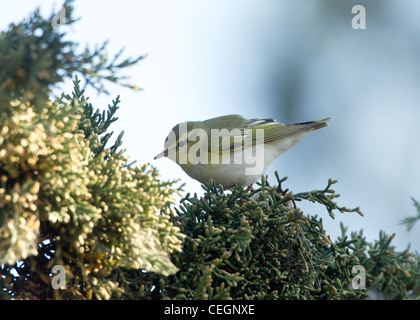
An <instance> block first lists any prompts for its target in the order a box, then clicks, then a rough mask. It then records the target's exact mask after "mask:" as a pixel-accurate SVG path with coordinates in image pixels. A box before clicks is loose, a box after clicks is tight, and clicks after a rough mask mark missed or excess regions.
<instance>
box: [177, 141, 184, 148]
mask: <svg viewBox="0 0 420 320" xmlns="http://www.w3.org/2000/svg"><path fill="white" fill-rule="evenodd" d="M184 146H185V140H184V141H179V142H178V144H177V147H178V149H179V148H182V147H184Z"/></svg>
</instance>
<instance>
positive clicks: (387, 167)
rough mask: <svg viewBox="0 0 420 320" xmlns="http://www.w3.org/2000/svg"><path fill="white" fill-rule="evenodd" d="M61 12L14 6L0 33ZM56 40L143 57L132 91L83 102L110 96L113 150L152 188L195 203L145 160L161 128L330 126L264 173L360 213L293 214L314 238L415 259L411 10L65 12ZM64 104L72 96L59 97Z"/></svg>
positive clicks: (227, 5)
mask: <svg viewBox="0 0 420 320" xmlns="http://www.w3.org/2000/svg"><path fill="white" fill-rule="evenodd" d="M62 4H63V1H55V0H42V1H41V0H15V1H9V2H8V3H7V4H3V5H2V10H1V11H0V30H5V29H6V28H7V26H8V25H9V24H10V23H12V22H20V21H21V20H22V19H23V18H25V17H27V16H28V15H29V13H30V12H31V11H33V10H34V9H35V8H36V7H40V8H41V12H42V13H44V15H45V16H48V15H49V14H50V13H51V12H52V11H53V10H55V11H57V12H58V11H59V10H60V8H61V6H62ZM355 5H363V6H364V8H365V9H366V29H364V30H363V29H359V30H355V29H353V28H352V19H353V18H354V16H355V14H353V13H352V8H353V6H355ZM74 7H75V15H74V16H75V17H78V18H80V20H79V21H78V22H77V23H75V24H74V25H73V26H72V27H70V28H69V27H67V29H66V26H60V28H63V31H67V32H68V38H69V39H70V40H73V41H75V42H78V43H80V50H83V49H84V47H85V46H86V45H89V46H90V47H91V48H93V47H94V45H95V44H101V43H102V42H104V41H105V40H107V39H109V40H110V43H109V46H108V50H109V54H110V55H114V54H116V53H117V52H118V51H119V50H120V49H121V48H122V47H124V48H125V53H124V54H123V57H127V56H131V57H136V56H139V55H143V54H144V55H146V54H147V58H146V59H144V60H142V61H141V62H140V63H139V64H138V65H136V66H135V67H133V68H130V69H127V70H125V73H126V74H127V75H128V76H129V77H130V82H131V83H135V84H138V85H139V86H141V87H142V88H143V89H144V90H143V91H140V92H133V91H131V90H129V89H126V88H122V87H120V86H115V85H111V84H109V86H108V91H109V92H110V96H106V95H99V96H98V95H97V94H96V92H95V91H93V90H92V91H91V92H89V91H88V92H87V93H86V95H87V96H89V97H90V100H91V102H92V103H93V105H94V106H95V107H97V108H106V107H107V105H108V104H109V103H111V100H112V99H114V98H115V97H116V96H117V95H120V96H121V101H122V102H121V104H120V106H121V108H120V110H119V111H118V113H117V116H118V117H119V120H118V121H117V122H115V123H114V124H113V127H111V128H112V129H113V130H114V131H115V133H114V135H115V136H116V135H118V133H119V132H120V131H122V130H125V136H124V139H123V147H124V148H126V150H127V151H126V154H127V155H129V156H130V158H131V159H132V160H137V162H138V163H139V164H143V163H151V164H152V165H153V166H155V167H157V168H158V169H159V170H160V173H161V178H162V179H163V180H169V179H178V178H180V179H181V181H182V182H185V183H186V186H185V187H184V190H185V193H186V192H191V193H194V192H196V193H197V194H198V195H201V194H202V193H203V190H202V189H201V187H200V184H199V183H198V182H196V181H194V180H192V179H191V178H189V177H188V176H187V175H186V174H185V173H184V172H183V171H182V169H181V168H180V167H178V166H177V165H176V164H175V163H173V162H171V161H170V160H168V159H160V160H158V161H154V160H153V157H154V156H155V155H156V154H158V153H159V152H160V151H161V150H162V148H163V142H164V139H165V137H166V136H167V134H168V133H169V131H170V130H171V129H172V127H173V126H174V125H175V124H176V123H178V122H182V121H187V120H204V119H208V118H212V117H216V116H220V115H225V114H241V115H243V116H244V117H247V118H276V119H277V120H278V121H280V122H283V123H294V122H304V121H311V120H319V119H323V118H326V117H332V121H331V122H330V126H329V127H328V128H326V129H323V130H320V131H317V132H315V133H313V134H311V135H310V136H308V137H307V138H306V139H305V140H304V141H302V142H301V143H300V144H298V145H297V146H296V147H295V148H293V149H291V150H290V151H288V152H287V153H285V154H284V155H282V156H281V157H280V158H279V159H278V160H277V161H276V162H275V163H274V164H272V165H271V167H270V169H269V170H268V171H267V175H268V177H269V182H271V183H272V184H274V183H275V182H276V179H275V176H274V171H278V172H279V175H280V176H281V177H283V176H288V178H289V179H288V180H287V181H286V182H285V183H284V187H286V188H290V189H291V190H293V191H294V192H295V193H297V192H303V191H310V190H313V189H323V188H324V187H325V186H326V184H327V181H328V178H333V179H337V180H338V184H336V185H335V188H334V189H335V190H336V191H337V193H339V194H341V198H340V199H338V200H339V202H338V203H339V205H341V206H347V207H351V208H354V207H357V206H360V208H361V209H362V211H363V212H364V214H365V217H360V216H359V215H357V214H344V215H341V214H340V213H338V212H337V214H336V218H335V220H332V219H331V218H330V217H329V216H328V213H327V212H326V210H325V209H323V208H322V207H318V206H316V205H312V204H310V203H302V205H301V207H302V209H303V210H304V212H306V213H311V214H318V215H319V216H321V217H324V218H323V221H324V225H325V228H326V230H327V234H330V235H331V236H332V238H335V237H336V236H337V235H339V234H340V228H339V222H340V221H343V223H344V225H346V226H348V227H349V230H350V231H358V230H360V229H363V230H364V235H365V236H366V237H367V238H368V240H369V241H373V240H375V239H377V238H378V234H379V231H380V230H385V231H386V232H387V233H388V234H391V233H394V232H395V233H396V237H395V239H394V241H393V244H394V245H395V246H397V248H398V249H399V250H404V249H405V248H406V247H407V245H408V244H409V243H411V249H412V250H420V236H419V233H420V224H419V223H418V224H417V225H415V226H414V228H413V229H412V230H411V231H410V232H407V231H406V228H405V226H402V225H400V224H399V222H400V221H401V219H403V218H404V217H406V216H412V215H414V214H415V209H414V207H413V205H412V202H411V199H410V197H414V198H416V199H417V200H420V20H419V16H420V2H418V1H416V0H400V1H392V2H391V1H386V2H384V1H379V0H378V1H372V0H370V1H353V0H348V1H334V0H313V1H302V0H301V1H287V0H263V1H261V0H201V1H194V0H176V1H174V0H154V1H150V0H149V1H146V0H138V1H128V0H119V1H118V2H115V1H109V0H101V1H99V0H91V1H75V3H74ZM63 89H64V90H66V91H67V92H70V91H71V89H72V86H71V83H66V84H64V85H63Z"/></svg>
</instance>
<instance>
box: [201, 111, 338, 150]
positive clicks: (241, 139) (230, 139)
mask: <svg viewBox="0 0 420 320" xmlns="http://www.w3.org/2000/svg"><path fill="white" fill-rule="evenodd" d="M229 120H233V121H229V122H230V123H229V126H227V125H226V126H225V127H223V123H222V124H221V123H220V122H218V128H217V129H219V133H220V136H219V138H218V139H217V137H214V136H213V135H211V141H210V142H209V152H211V151H215V150H218V151H234V150H237V149H242V148H243V147H244V146H245V145H246V144H247V143H248V145H251V144H252V145H255V144H257V143H262V142H264V143H265V142H269V141H273V140H277V139H281V138H283V137H286V136H288V135H291V134H294V133H298V132H300V131H303V130H308V129H312V130H318V129H321V128H323V127H325V126H327V121H328V120H330V118H327V119H323V120H319V121H311V122H303V123H296V124H290V125H284V124H282V123H279V122H276V121H275V120H273V119H250V120H246V119H244V118H242V117H241V116H238V117H237V118H234V119H232V118H230V119H229ZM235 125H236V126H235ZM226 127H229V129H227V128H226ZM259 129H260V130H263V131H258V130H259Z"/></svg>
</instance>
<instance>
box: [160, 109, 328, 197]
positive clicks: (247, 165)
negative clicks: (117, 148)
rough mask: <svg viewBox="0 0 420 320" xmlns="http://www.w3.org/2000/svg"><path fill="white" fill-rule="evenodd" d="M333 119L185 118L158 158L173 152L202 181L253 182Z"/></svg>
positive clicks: (175, 128)
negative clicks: (196, 119) (185, 120)
mask: <svg viewBox="0 0 420 320" xmlns="http://www.w3.org/2000/svg"><path fill="white" fill-rule="evenodd" d="M329 120H330V118H327V119H323V120H319V121H311V122H303V123H296V124H289V125H284V124H282V123H279V122H276V121H275V120H274V119H250V120H247V119H245V118H243V117H242V116H240V115H226V116H221V117H217V118H212V119H208V120H205V121H188V122H182V123H179V124H177V125H176V126H175V127H174V128H173V129H172V130H171V132H170V133H169V135H168V136H167V138H166V140H165V147H164V150H163V151H162V152H161V153H159V154H158V155H157V156H156V157H155V160H156V159H159V158H162V157H168V158H170V159H171V160H173V161H175V162H176V163H177V164H178V165H179V166H180V167H181V168H182V169H183V170H184V171H185V172H186V173H187V174H188V175H189V176H190V177H191V178H193V179H195V180H198V181H199V182H201V183H205V182H207V181H209V180H210V179H213V180H214V181H215V182H216V183H217V184H221V185H222V186H223V187H224V188H225V189H229V188H232V187H233V186H235V185H236V184H239V183H243V184H244V186H249V188H250V187H251V186H252V185H253V184H254V183H255V182H257V181H258V180H259V179H261V176H262V175H263V173H264V171H265V169H266V168H267V167H268V166H269V165H270V164H271V163H272V162H273V161H274V160H275V159H276V158H277V157H279V156H280V155H281V154H283V153H284V152H286V151H287V150H289V149H290V148H292V147H293V146H295V145H296V144H297V143H298V142H300V141H301V140H303V139H304V138H305V137H306V136H307V135H308V134H309V133H310V132H312V131H314V130H318V129H321V128H324V127H326V126H327V125H328V124H327V122H328V121H329Z"/></svg>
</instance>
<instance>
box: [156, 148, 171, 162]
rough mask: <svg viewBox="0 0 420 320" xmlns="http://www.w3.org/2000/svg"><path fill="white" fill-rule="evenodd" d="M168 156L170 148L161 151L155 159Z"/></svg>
mask: <svg viewBox="0 0 420 320" xmlns="http://www.w3.org/2000/svg"><path fill="white" fill-rule="evenodd" d="M167 156H168V150H163V151H162V152H161V153H159V154H158V155H157V156H156V157H155V160H157V159H160V158H162V157H167Z"/></svg>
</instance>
